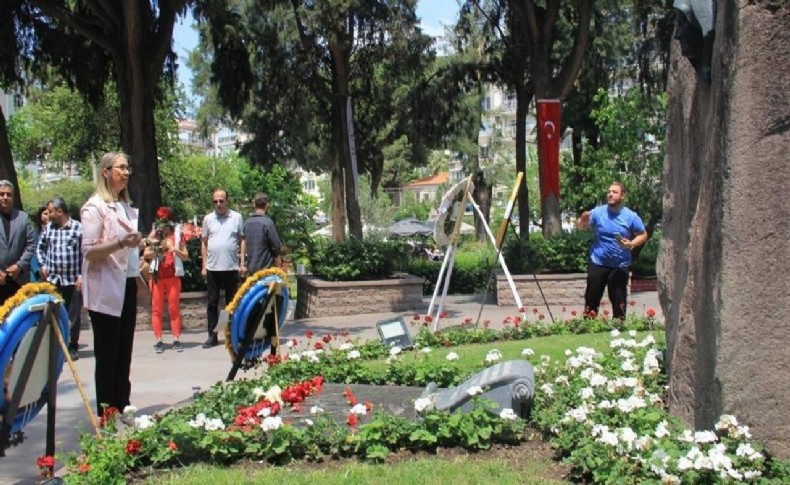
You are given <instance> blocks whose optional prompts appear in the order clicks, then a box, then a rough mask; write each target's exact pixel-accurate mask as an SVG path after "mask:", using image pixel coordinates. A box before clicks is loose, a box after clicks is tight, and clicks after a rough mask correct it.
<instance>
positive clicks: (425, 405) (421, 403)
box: [414, 397, 434, 413]
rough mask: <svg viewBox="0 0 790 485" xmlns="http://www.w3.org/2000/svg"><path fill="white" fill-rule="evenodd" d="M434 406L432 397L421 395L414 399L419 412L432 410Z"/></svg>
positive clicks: (415, 407)
mask: <svg viewBox="0 0 790 485" xmlns="http://www.w3.org/2000/svg"><path fill="white" fill-rule="evenodd" d="M433 408H434V402H433V399H432V398H430V397H420V398H417V400H416V401H414V410H415V411H417V412H418V413H422V412H424V411H430V410H431V409H433Z"/></svg>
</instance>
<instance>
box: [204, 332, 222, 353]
mask: <svg viewBox="0 0 790 485" xmlns="http://www.w3.org/2000/svg"><path fill="white" fill-rule="evenodd" d="M217 345H219V340H218V339H217V334H216V333H212V334H211V335H209V337H208V338H207V339H206V341H205V342H203V348H204V349H210V348H211V347H215V346H217Z"/></svg>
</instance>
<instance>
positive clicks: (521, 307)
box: [518, 306, 526, 313]
mask: <svg viewBox="0 0 790 485" xmlns="http://www.w3.org/2000/svg"><path fill="white" fill-rule="evenodd" d="M525 311H526V310H525V309H524V307H523V306H520V307H518V312H519V313H524V312H525Z"/></svg>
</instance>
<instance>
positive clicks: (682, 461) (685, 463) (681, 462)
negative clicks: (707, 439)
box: [678, 456, 694, 472]
mask: <svg viewBox="0 0 790 485" xmlns="http://www.w3.org/2000/svg"><path fill="white" fill-rule="evenodd" d="M692 468H694V463H693V462H692V461H691V460H689V459H688V458H686V457H685V456H681V457H680V458H678V471H681V472H684V471H686V470H691V469H692Z"/></svg>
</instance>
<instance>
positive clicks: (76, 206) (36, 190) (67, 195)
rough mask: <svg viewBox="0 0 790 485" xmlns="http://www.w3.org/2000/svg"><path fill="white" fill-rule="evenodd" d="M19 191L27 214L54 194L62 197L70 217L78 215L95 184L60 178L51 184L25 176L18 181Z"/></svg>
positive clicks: (33, 211)
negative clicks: (28, 178)
mask: <svg viewBox="0 0 790 485" xmlns="http://www.w3.org/2000/svg"><path fill="white" fill-rule="evenodd" d="M19 186H20V187H19V191H20V194H21V195H22V200H23V201H25V207H26V209H27V212H28V213H29V214H31V215H32V214H34V213H35V212H36V210H38V208H39V207H44V206H45V205H46V203H47V202H49V201H50V200H52V198H53V197H55V196H60V197H63V200H65V201H66V204H68V206H69V212H70V213H71V215H72V217H77V216H79V212H80V208H81V207H82V205H83V204H84V203H85V202H86V201H87V200H88V199H89V198H90V196H91V194H92V193H93V190H94V189H95V185H94V184H93V182H90V181H87V180H68V179H61V180H58V181H57V182H53V183H51V184H42V183H38V182H37V181H31V180H27V179H25V178H22V179H20V181H19Z"/></svg>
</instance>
